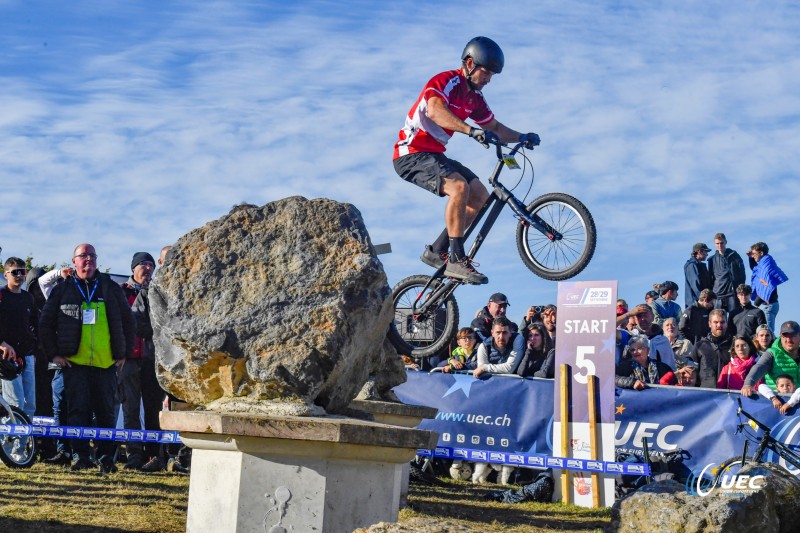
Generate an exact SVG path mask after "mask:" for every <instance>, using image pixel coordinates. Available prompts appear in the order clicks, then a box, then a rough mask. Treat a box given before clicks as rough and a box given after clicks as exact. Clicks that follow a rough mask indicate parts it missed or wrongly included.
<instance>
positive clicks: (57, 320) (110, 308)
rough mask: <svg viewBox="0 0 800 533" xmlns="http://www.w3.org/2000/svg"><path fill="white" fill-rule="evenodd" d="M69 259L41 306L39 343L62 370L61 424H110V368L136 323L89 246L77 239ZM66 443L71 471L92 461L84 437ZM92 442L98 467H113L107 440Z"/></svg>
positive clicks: (126, 353) (122, 355)
mask: <svg viewBox="0 0 800 533" xmlns="http://www.w3.org/2000/svg"><path fill="white" fill-rule="evenodd" d="M72 264H73V265H74V266H75V273H74V275H73V276H72V277H71V278H70V279H68V280H66V281H64V283H61V284H59V285H56V287H55V288H54V289H53V292H52V293H50V297H49V298H48V299H47V302H46V303H45V305H44V309H43V310H42V316H41V319H40V322H39V334H40V338H41V344H42V348H43V350H44V352H45V355H46V356H47V357H48V358H49V359H50V360H51V361H52V362H53V363H54V364H55V365H56V366H58V367H59V368H61V370H62V372H63V377H64V398H65V399H66V402H67V412H66V417H64V421H65V422H66V424H67V425H69V426H83V427H93V426H94V427H100V428H113V427H116V422H117V420H116V412H115V407H116V401H115V394H116V391H117V375H116V370H117V367H121V366H122V365H123V364H124V363H125V359H126V358H127V357H130V356H131V354H132V352H133V345H134V339H135V336H136V322H135V320H134V318H133V314H132V313H131V309H130V307H129V306H128V302H127V300H126V299H125V295H124V293H123V292H122V289H121V288H120V286H119V285H117V284H116V283H115V282H114V281H113V280H112V279H111V278H110V277H109V276H108V275H107V274H103V273H100V272H98V271H97V253H96V252H95V249H94V246H92V245H91V244H79V245H78V246H77V247H76V248H75V252H74V253H73V257H72ZM92 416H94V418H95V424H93V423H92ZM70 444H71V445H72V469H73V470H82V469H85V468H91V467H93V466H94V463H92V462H91V460H90V458H89V455H90V450H89V441H88V440H82V439H73V440H72V441H71V443H70ZM96 446H97V458H98V465H99V467H100V471H101V472H105V473H110V472H114V471H116V466H115V465H114V461H113V455H114V444H113V442H112V441H107V440H98V441H96Z"/></svg>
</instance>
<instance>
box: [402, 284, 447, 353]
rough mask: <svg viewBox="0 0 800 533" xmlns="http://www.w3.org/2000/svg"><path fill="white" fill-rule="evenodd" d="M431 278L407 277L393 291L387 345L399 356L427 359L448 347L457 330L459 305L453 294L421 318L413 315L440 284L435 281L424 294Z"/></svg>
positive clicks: (420, 315) (419, 315) (432, 307)
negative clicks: (394, 349)
mask: <svg viewBox="0 0 800 533" xmlns="http://www.w3.org/2000/svg"><path fill="white" fill-rule="evenodd" d="M428 280H430V276H421V275H417V276H410V277H407V278H405V279H404V280H402V281H400V282H399V283H398V284H397V285H395V287H394V289H392V301H393V302H394V322H393V323H392V325H391V326H390V327H389V333H388V336H389V342H391V343H392V345H393V346H394V347H395V348H396V349H397V351H398V352H400V353H401V354H402V355H410V356H412V357H430V356H431V355H434V354H436V353H437V352H438V351H439V350H441V349H442V348H444V347H445V346H447V344H448V343H449V342H450V341H451V340H452V338H453V336H454V335H455V332H456V327H457V326H458V304H457V303H456V299H455V298H454V297H453V295H452V294H449V295H447V297H446V298H444V299H443V301H441V302H439V303H438V304H437V305H433V306H431V307H430V309H429V310H428V311H427V312H426V313H424V314H413V312H412V309H413V308H414V304H415V303H416V305H417V307H419V306H420V305H421V304H422V303H424V302H425V300H426V299H427V298H430V297H431V296H432V294H433V292H434V291H435V290H436V289H437V288H439V287H440V286H441V284H442V282H441V281H438V280H435V281H433V282H432V283H431V285H430V286H429V287H428V289H427V290H425V285H426V284H427V283H428Z"/></svg>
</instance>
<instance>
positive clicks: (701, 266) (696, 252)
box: [683, 242, 712, 309]
mask: <svg viewBox="0 0 800 533" xmlns="http://www.w3.org/2000/svg"><path fill="white" fill-rule="evenodd" d="M710 251H711V248H709V247H708V246H706V245H705V243H702V242H698V243H697V244H695V245H694V246H693V247H692V256H691V257H690V258H689V260H688V261H686V264H684V265H683V273H684V275H685V276H686V293H685V294H684V295H683V298H684V301H685V302H686V306H685V308H686V309H688V308H689V307H691V306H692V305H693V304H694V303H695V302H696V301H697V300H699V299H700V292H701V291H702V290H703V289H711V285H712V283H711V274H709V273H708V267H707V266H706V259H708V252H710Z"/></svg>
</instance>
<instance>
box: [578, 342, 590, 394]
mask: <svg viewBox="0 0 800 533" xmlns="http://www.w3.org/2000/svg"><path fill="white" fill-rule="evenodd" d="M587 355H594V346H578V349H577V353H576V357H575V364H576V365H577V366H578V368H580V369H581V372H580V373H579V374H575V381H577V382H578V383H580V384H582V385H586V384H587V383H588V382H589V376H594V375H595V369H594V362H593V361H592V360H591V359H587V358H586V356H587ZM584 370H585V371H586V372H584Z"/></svg>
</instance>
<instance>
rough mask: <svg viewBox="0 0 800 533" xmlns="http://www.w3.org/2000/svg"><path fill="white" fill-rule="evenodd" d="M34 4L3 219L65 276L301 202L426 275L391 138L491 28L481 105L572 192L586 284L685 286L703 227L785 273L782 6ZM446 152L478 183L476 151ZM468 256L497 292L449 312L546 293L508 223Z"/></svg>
mask: <svg viewBox="0 0 800 533" xmlns="http://www.w3.org/2000/svg"><path fill="white" fill-rule="evenodd" d="M45 5H46V7H47V9H39V8H37V10H36V11H35V12H34V10H33V9H32V8H31V7H29V6H28V5H26V4H24V3H17V2H6V3H3V4H0V10H2V11H3V14H4V16H3V20H4V25H3V32H2V34H1V35H0V45H1V46H2V48H3V50H4V51H6V53H5V54H4V55H3V57H1V58H0V66H2V73H3V74H2V75H1V76H0V82H2V83H3V86H4V88H5V89H6V90H5V91H4V94H3V96H0V105H2V109H3V113H2V116H0V133H2V135H3V138H4V142H3V145H2V147H0V179H2V180H3V183H4V190H3V193H2V194H3V199H4V206H5V208H4V215H3V220H4V221H6V223H7V224H8V223H11V222H12V221H16V222H17V223H21V224H20V226H19V227H18V228H17V229H18V231H13V232H12V231H7V232H6V233H5V234H4V236H3V240H2V243H1V244H2V246H3V248H4V252H5V253H6V254H15V255H25V254H27V253H33V255H34V257H35V258H37V259H39V260H41V261H43V262H56V261H57V262H60V261H62V260H64V259H65V258H66V257H68V255H69V252H70V251H71V250H72V247H73V246H74V245H75V244H76V243H77V242H81V241H86V240H88V241H91V242H93V243H95V244H96V245H97V247H98V251H99V252H100V254H101V263H102V264H103V266H106V267H110V268H112V270H114V271H120V272H125V271H127V267H128V264H129V263H128V261H129V257H130V255H131V254H132V252H134V251H137V250H142V249H145V250H150V251H153V252H155V251H157V250H158V249H159V248H160V247H161V246H162V245H163V244H165V243H169V242H173V241H175V240H176V239H177V238H178V237H180V236H181V235H182V234H183V233H185V232H187V231H189V230H190V229H192V228H194V227H197V226H199V225H202V224H203V223H205V222H206V221H208V220H211V219H214V218H217V217H219V216H221V215H222V214H224V213H225V212H227V210H228V208H229V207H230V206H231V205H232V204H234V203H237V202H240V201H250V202H254V203H264V202H267V201H272V200H276V199H279V198H282V197H285V196H289V195H293V194H301V195H305V196H308V197H316V196H327V197H332V198H335V199H337V200H341V201H348V202H351V203H353V204H355V205H356V206H357V207H358V208H359V209H360V210H361V212H362V213H363V215H364V217H365V220H366V222H367V225H368V227H369V229H370V231H371V233H372V235H373V239H374V240H375V241H376V242H392V244H393V248H394V253H393V254H392V255H390V256H383V257H382V259H383V260H384V263H385V265H386V267H387V270H388V272H389V276H390V280H391V281H392V282H396V281H398V280H399V279H400V278H401V277H403V276H405V275H408V274H411V273H416V272H422V271H424V268H423V267H422V265H421V264H419V262H418V259H417V255H418V254H419V253H420V251H421V247H422V244H423V241H429V240H431V239H432V238H433V237H434V236H435V235H436V233H437V232H438V229H439V228H441V227H442V224H443V221H442V219H443V217H442V213H443V209H444V201H443V200H441V199H438V198H436V197H434V196H433V195H430V194H427V193H425V192H424V191H422V190H421V189H417V188H415V187H413V186H411V185H408V184H406V183H404V182H402V181H401V180H400V179H399V178H397V177H396V176H395V174H394V171H393V169H392V165H391V145H392V143H393V142H394V140H395V137H396V135H397V130H398V129H399V128H400V126H401V125H402V121H403V116H404V115H405V113H406V112H407V111H408V108H409V106H410V105H411V103H412V102H413V100H414V98H415V97H416V96H417V94H418V92H419V90H420V89H421V87H422V86H423V84H424V83H425V81H426V80H427V79H428V78H429V77H430V76H432V75H433V74H435V73H437V72H439V71H441V70H445V69H449V68H455V67H456V66H457V65H458V58H459V54H460V51H461V47H462V46H463V43H464V42H466V41H467V40H468V39H469V38H470V37H472V36H474V35H478V34H486V35H490V36H492V37H494V38H495V39H496V40H497V41H498V42H499V43H500V44H501V45H502V46H503V48H504V50H505V52H506V59H507V66H506V69H505V70H504V72H503V73H502V74H501V75H499V76H496V77H495V79H494V80H493V81H492V83H491V85H490V86H489V87H488V88H487V90H486V95H487V99H488V100H489V103H490V105H491V106H492V108H493V109H494V110H495V112H496V114H497V116H498V118H499V119H500V120H501V121H503V122H504V123H507V124H508V125H510V126H512V127H514V128H517V129H521V130H526V131H527V130H528V129H530V130H534V131H537V132H539V133H540V134H541V135H542V138H543V143H542V146H541V148H540V149H539V150H537V151H536V152H535V154H534V159H533V161H534V164H535V168H536V185H535V193H537V194H538V193H543V192H548V191H556V190H560V191H564V192H567V193H570V194H573V195H575V196H577V197H579V198H581V199H582V200H583V201H584V203H586V204H587V206H589V208H590V210H591V211H592V213H593V214H594V216H595V219H596V222H597V225H598V231H599V234H600V238H599V243H598V250H597V256H596V258H595V260H594V261H593V263H592V265H590V267H589V268H588V269H587V271H586V273H585V274H584V275H583V276H582V278H583V279H591V278H595V279H620V280H621V294H622V295H623V296H624V297H627V298H628V299H629V301H637V300H638V299H640V296H641V295H643V294H644V291H645V290H646V289H647V288H649V286H650V285H651V284H652V282H656V281H663V280H664V279H670V278H671V279H675V280H676V281H678V282H679V284H681V285H682V269H681V267H682V265H683V262H684V261H685V259H686V257H688V255H689V251H690V249H691V245H692V244H693V243H694V242H696V241H701V240H704V241H707V242H710V241H711V240H712V239H711V237H712V235H713V233H714V232H716V231H725V232H726V233H727V234H728V237H729V240H730V244H731V246H732V247H733V248H738V249H740V250H742V249H744V248H746V247H747V246H748V245H749V244H751V243H753V242H755V241H758V240H766V241H767V242H768V243H769V244H770V247H771V248H772V249H773V250H774V252H775V253H774V255H775V256H776V258H777V259H778V260H779V262H780V263H781V265H782V266H783V267H784V269H785V270H786V271H787V273H788V274H789V276H790V278H792V279H800V267H795V265H797V264H798V263H800V261H799V260H800V255H799V254H798V252H797V251H796V250H795V247H794V246H793V240H792V239H791V236H792V235H791V234H792V233H793V232H794V221H795V220H796V219H797V216H796V207H795V206H796V198H797V194H798V192H800V191H798V189H800V185H798V182H797V179H796V176H797V175H798V174H799V173H800V155H799V154H800V152H798V150H797V149H796V145H797V142H798V133H800V127H799V126H798V119H799V118H800V96H798V95H797V91H796V87H797V86H798V85H799V84H800V83H799V82H800V79H798V78H800V59H797V58H796V55H797V54H796V50H798V49H800V42H798V41H800V38H798V36H797V31H796V28H797V27H798V23H800V8H799V7H797V6H796V5H795V4H792V3H780V4H776V3H771V2H746V3H730V2H727V3H725V2H704V3H701V4H698V3H696V2H688V1H685V2H677V3H676V2H668V3H666V2H665V3H648V4H639V3H633V2H631V3H619V2H615V3H608V4H603V3H596V2H555V1H551V2H548V1H545V2H537V3H536V5H535V6H534V5H531V4H529V3H524V2H511V3H505V4H503V6H502V9H495V8H492V9H489V8H488V7H486V6H481V5H473V6H471V7H470V8H469V12H468V13H465V10H466V8H465V6H464V4H463V3H461V2H437V3H435V4H431V5H427V6H423V5H420V4H419V3H418V2H415V3H412V2H405V1H403V2H395V3H391V4H385V5H381V4H375V3H373V2H356V3H353V2H347V3H339V2H324V1H317V2H299V3H295V4H292V5H285V4H280V3H277V2H203V3H197V2H170V3H168V4H164V3H157V2H136V3H127V2H116V3H109V2H81V3H80V4H76V5H64V4H63V3H58V2H50V3H46V4H45ZM40 7H41V6H40ZM451 145H452V146H451V147H450V148H449V150H448V153H449V154H451V156H452V157H454V158H456V159H459V160H461V161H463V162H465V163H466V164H468V165H469V166H471V167H472V168H474V169H475V170H476V172H478V173H479V174H481V175H487V174H488V172H489V171H490V169H491V167H492V165H493V163H492V160H491V154H490V153H489V152H487V151H484V150H482V149H481V148H480V147H478V146H477V145H475V144H474V143H472V142H471V141H469V140H468V139H466V138H463V137H457V138H454V140H453V142H452V143H451ZM511 177H512V175H510V174H509V179H511ZM514 180H516V177H514ZM6 227H7V228H8V227H9V226H8V225H6ZM479 260H480V261H481V263H482V267H481V268H482V269H483V270H485V271H486V272H487V273H488V274H489V276H490V279H491V281H492V283H491V284H490V286H489V287H485V288H480V289H468V290H465V291H464V293H463V295H460V301H461V303H462V309H463V311H462V313H463V314H470V313H471V312H472V311H473V309H477V307H479V306H480V305H482V303H483V301H484V300H485V299H486V296H487V295H488V294H490V293H491V292H494V291H495V290H503V291H504V292H507V293H509V296H510V295H511V294H515V295H516V296H515V298H514V299H512V304H516V305H514V307H512V309H513V310H515V312H516V311H519V312H521V310H522V307H523V306H525V305H527V304H529V303H546V302H551V301H554V300H555V284H552V283H546V282H543V281H542V280H538V279H535V278H534V277H533V276H532V274H530V273H529V272H527V270H525V268H524V267H523V266H522V264H521V262H520V261H519V260H518V259H517V258H516V245H515V244H514V220H513V219H512V218H511V217H510V215H509V216H504V217H501V221H500V222H499V223H498V226H497V227H496V228H495V230H494V232H493V233H492V235H491V237H490V238H489V240H488V242H487V244H486V246H485V248H484V249H483V250H482V252H481V257H479ZM790 283H791V282H790ZM787 287H788V286H787ZM787 292H788V291H787ZM517 302H519V303H517ZM783 302H784V303H783V304H782V305H783V308H782V313H781V314H782V315H784V314H785V315H786V316H789V315H790V314H794V315H795V316H800V306H795V307H792V306H793V305H795V304H793V303H792V302H791V298H786V299H785V300H783Z"/></svg>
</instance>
